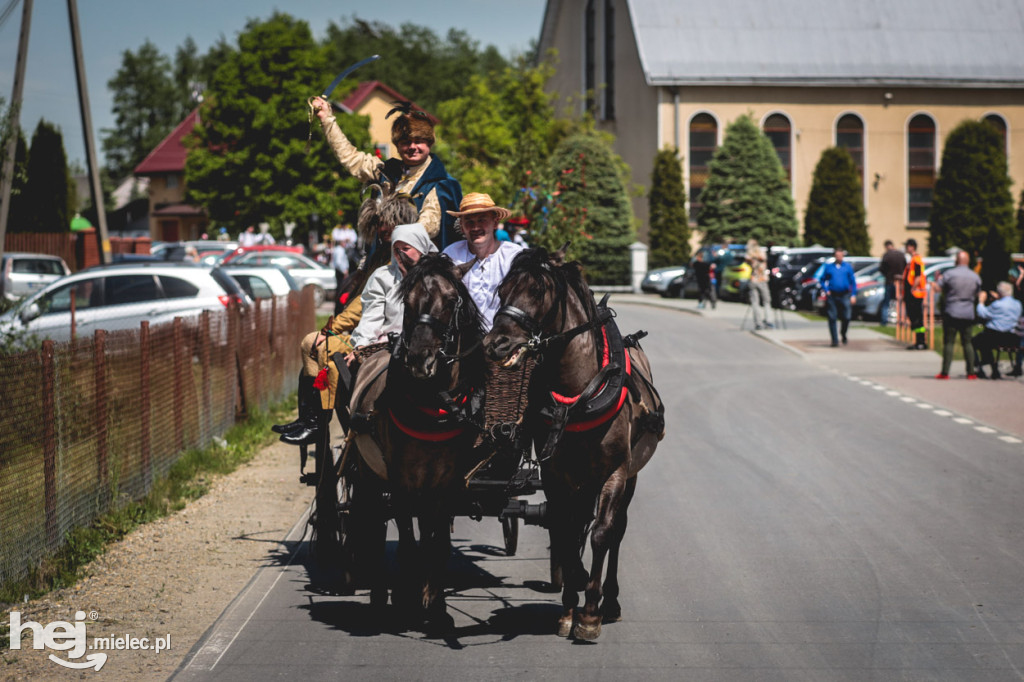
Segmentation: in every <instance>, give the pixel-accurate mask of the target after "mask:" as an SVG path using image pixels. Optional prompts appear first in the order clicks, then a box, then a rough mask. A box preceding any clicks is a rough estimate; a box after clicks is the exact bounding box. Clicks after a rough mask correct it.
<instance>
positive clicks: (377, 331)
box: [349, 262, 405, 348]
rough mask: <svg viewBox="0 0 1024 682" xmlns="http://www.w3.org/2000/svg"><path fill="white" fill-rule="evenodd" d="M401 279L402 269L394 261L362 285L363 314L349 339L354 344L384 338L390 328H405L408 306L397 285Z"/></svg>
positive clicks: (354, 346) (395, 329)
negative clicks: (405, 312)
mask: <svg viewBox="0 0 1024 682" xmlns="http://www.w3.org/2000/svg"><path fill="white" fill-rule="evenodd" d="M401 279H402V271H401V270H399V269H398V265H397V264H395V263H394V262H392V263H390V264H388V265H382V266H380V267H379V268H377V269H376V270H374V271H373V272H372V273H370V276H369V278H367V280H366V286H365V287H363V294H362V296H363V314H362V316H361V317H360V318H359V324H358V325H356V328H355V329H353V330H352V337H351V338H350V339H349V342H350V343H351V344H352V347H353V348H359V347H360V346H368V345H370V344H371V343H377V342H378V341H385V340H387V338H388V332H400V331H402V314H403V312H404V311H405V306H404V305H403V303H402V297H401V296H399V295H398V286H397V285H398V282H399V281H401Z"/></svg>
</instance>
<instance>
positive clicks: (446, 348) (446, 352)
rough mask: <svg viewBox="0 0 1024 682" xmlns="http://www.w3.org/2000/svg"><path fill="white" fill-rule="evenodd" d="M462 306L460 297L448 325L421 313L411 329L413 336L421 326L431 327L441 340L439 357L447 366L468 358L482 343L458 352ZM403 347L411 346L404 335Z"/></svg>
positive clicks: (428, 314)
mask: <svg viewBox="0 0 1024 682" xmlns="http://www.w3.org/2000/svg"><path fill="white" fill-rule="evenodd" d="M462 305H463V303H462V297H461V296H459V297H457V298H456V299H455V307H454V309H453V310H452V315H451V318H449V320H448V324H445V323H443V322H441V320H439V319H437V318H436V317H434V316H433V315H431V314H430V313H420V316H419V317H417V318H416V321H415V322H413V323H412V326H411V327H410V328H409V333H410V334H411V333H412V330H413V329H415V328H416V327H418V326H420V325H426V326H427V327H430V329H431V330H432V331H433V332H434V334H435V335H436V336H437V337H438V338H440V339H441V349H440V350H439V351H438V353H437V355H438V357H439V358H440V359H441V362H442V363H443V364H445V365H451V364H453V363H455V362H457V361H458V360H461V359H462V358H464V357H466V356H467V355H469V354H470V353H471V352H472V351H473V349H474V348H475V347H476V346H477V345H479V343H480V341H479V340H478V341H477V343H475V344H473V346H472V347H470V348H469V349H467V350H465V351H463V352H461V353H460V352H459V350H458V344H459V337H458V333H457V332H458V320H459V312H460V311H461V310H462ZM402 345H403V346H404V347H406V348H407V347H408V345H409V344H408V342H407V341H406V339H405V334H404V333H403V334H402ZM452 348H454V351H452V350H450V349H452Z"/></svg>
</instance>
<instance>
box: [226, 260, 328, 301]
mask: <svg viewBox="0 0 1024 682" xmlns="http://www.w3.org/2000/svg"><path fill="white" fill-rule="evenodd" d="M227 262H228V263H235V264H239V265H243V264H244V265H277V266H280V267H282V268H284V269H285V270H287V271H288V274H289V275H291V276H292V277H293V278H295V281H296V282H298V284H299V287H300V288H302V287H305V286H306V285H307V284H309V285H312V286H313V287H314V288H315V290H314V294H313V299H314V300H315V301H316V305H317V306H319V305H320V304H321V303H323V302H324V301H325V300H327V298H328V297H331V298H333V297H334V290H335V289H336V288H337V286H338V282H337V279H336V278H335V277H334V268H328V267H326V266H324V265H320V263H317V262H316V261H315V260H313V259H312V258H307V257H306V256H304V255H302V254H301V253H293V252H290V251H269V250H254V251H246V252H244V253H241V254H238V255H236V256H234V257H233V258H231V259H230V260H229V261H227Z"/></svg>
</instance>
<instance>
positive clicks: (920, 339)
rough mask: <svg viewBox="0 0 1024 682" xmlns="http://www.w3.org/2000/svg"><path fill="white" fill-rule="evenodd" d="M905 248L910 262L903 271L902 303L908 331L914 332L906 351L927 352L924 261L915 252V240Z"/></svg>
mask: <svg viewBox="0 0 1024 682" xmlns="http://www.w3.org/2000/svg"><path fill="white" fill-rule="evenodd" d="M905 246H906V249H907V256H909V257H910V261H909V262H908V263H907V267H906V268H905V269H904V270H903V303H904V305H906V307H907V317H909V318H910V330H911V331H912V332H914V343H912V344H910V345H909V346H907V350H928V345H927V344H926V343H925V342H924V296H925V293H926V292H927V290H928V281H927V279H926V278H925V276H924V260H922V259H921V255H920V254H919V253H918V252H917V240H915V239H908V240H907V243H906V244H905Z"/></svg>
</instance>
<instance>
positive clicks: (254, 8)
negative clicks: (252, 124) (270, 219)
mask: <svg viewBox="0 0 1024 682" xmlns="http://www.w3.org/2000/svg"><path fill="white" fill-rule="evenodd" d="M9 2H10V0H0V11H2V10H3V9H5V8H6V7H7V6H8V3H9ZM544 5H545V0H441V1H439V0H417V1H415V2H414V1H412V0H389V1H387V2H376V3H374V2H360V3H356V2H354V1H353V0H341V1H338V0H335V1H333V2H330V1H327V0H291V1H290V2H280V1H277V2H274V1H271V0H245V1H244V2H243V1H240V0H175V1H174V2H170V3H167V2H156V1H155V0H78V15H79V23H80V26H79V30H80V31H81V37H82V52H83V57H84V60H85V64H86V80H87V86H88V90H89V104H90V109H91V112H92V121H93V137H94V142H95V144H96V150H97V153H98V154H100V156H101V157H102V154H103V152H102V147H101V142H100V140H101V138H102V133H101V130H102V129H103V128H110V127H112V126H113V124H114V118H113V115H112V113H111V110H110V109H111V98H110V93H109V91H108V90H107V81H108V80H110V79H111V78H112V77H113V76H114V74H115V73H116V72H117V69H118V68H119V67H120V65H121V55H122V53H123V52H124V51H125V50H132V51H134V50H137V49H138V48H139V47H140V46H141V45H142V44H143V43H144V42H145V41H146V39H149V40H150V41H151V42H152V43H153V44H154V45H156V47H157V48H158V49H159V50H160V51H161V52H162V53H163V54H165V55H167V56H168V57H171V58H173V56H174V50H175V48H177V47H178V46H179V45H181V44H182V43H183V42H184V41H185V38H186V37H188V36H192V39H193V40H195V42H196V44H197V46H198V47H199V50H200V51H201V52H205V51H206V50H207V49H208V48H209V47H210V46H211V45H212V44H214V43H215V42H216V41H217V40H218V39H219V38H220V37H221V36H224V37H225V38H227V39H228V41H229V42H231V43H234V42H235V39H236V37H237V35H238V32H239V31H241V30H242V29H243V28H244V27H245V23H246V21H247V20H248V19H250V18H261V19H263V18H267V17H269V16H270V15H271V14H272V13H273V12H274V10H275V9H281V10H282V11H285V12H287V13H289V14H291V15H292V16H294V17H297V18H299V19H304V20H305V21H307V22H309V25H310V27H311V28H312V30H313V32H314V35H316V36H317V37H318V38H321V37H323V33H324V30H325V29H326V27H327V24H328V22H330V21H334V22H335V23H337V24H341V23H343V20H344V19H346V18H350V17H352V16H353V15H354V16H358V17H359V18H360V19H365V20H367V21H382V22H385V23H388V24H391V25H392V26H398V25H399V24H401V23H403V22H406V21H409V22H412V23H415V24H421V25H424V26H429V27H430V28H433V29H434V30H435V31H436V32H437V33H438V35H440V36H441V37H443V36H444V35H445V34H446V33H447V32H448V29H449V28H460V29H463V30H465V31H466V32H468V33H469V34H470V35H471V36H472V37H473V38H474V39H476V40H478V41H479V42H480V44H481V45H488V44H492V45H495V46H496V47H498V49H499V50H501V52H502V53H503V54H505V55H506V56H508V55H510V54H512V53H513V52H522V51H524V50H525V49H526V47H527V46H528V44H529V42H530V40H531V39H533V38H537V37H539V36H540V26H541V21H542V19H543V15H544ZM22 7H23V5H22V3H21V2H19V3H18V6H17V8H16V9H15V10H14V11H13V12H12V13H11V14H10V16H9V17H8V18H7V20H6V22H5V23H4V24H3V25H2V26H0V97H3V99H4V101H5V102H8V103H9V102H10V99H11V89H12V88H13V86H14V70H15V63H16V60H17V52H18V36H19V33H20V31H21V19H22ZM29 35H30V37H29V53H28V59H27V62H26V70H25V86H24V103H23V106H22V113H21V127H22V129H23V130H24V131H25V134H26V136H27V137H28V138H29V139H31V136H32V131H34V130H35V127H36V125H37V124H38V123H39V119H40V118H45V119H46V120H48V121H50V122H52V123H55V124H56V125H58V126H59V127H60V128H61V131H62V133H63V135H64V147H65V149H66V150H67V154H68V160H69V161H72V162H73V161H79V162H80V163H81V165H82V166H83V167H84V166H85V142H84V137H83V135H82V124H81V119H80V117H79V110H78V92H77V89H76V88H77V86H76V83H75V70H74V62H73V59H72V54H71V29H70V27H69V23H68V10H67V2H66V0H34V2H33V8H32V25H31V31H30V34H29ZM381 57H382V58H386V57H387V55H381ZM331 76H333V74H325V79H326V81H327V82H329V81H330V80H331ZM323 85H324V83H311V84H310V94H315V91H319V90H320V89H322V87H323ZM409 95H410V96H411V97H415V93H409ZM296 106H297V107H301V106H304V103H302V102H296Z"/></svg>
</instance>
